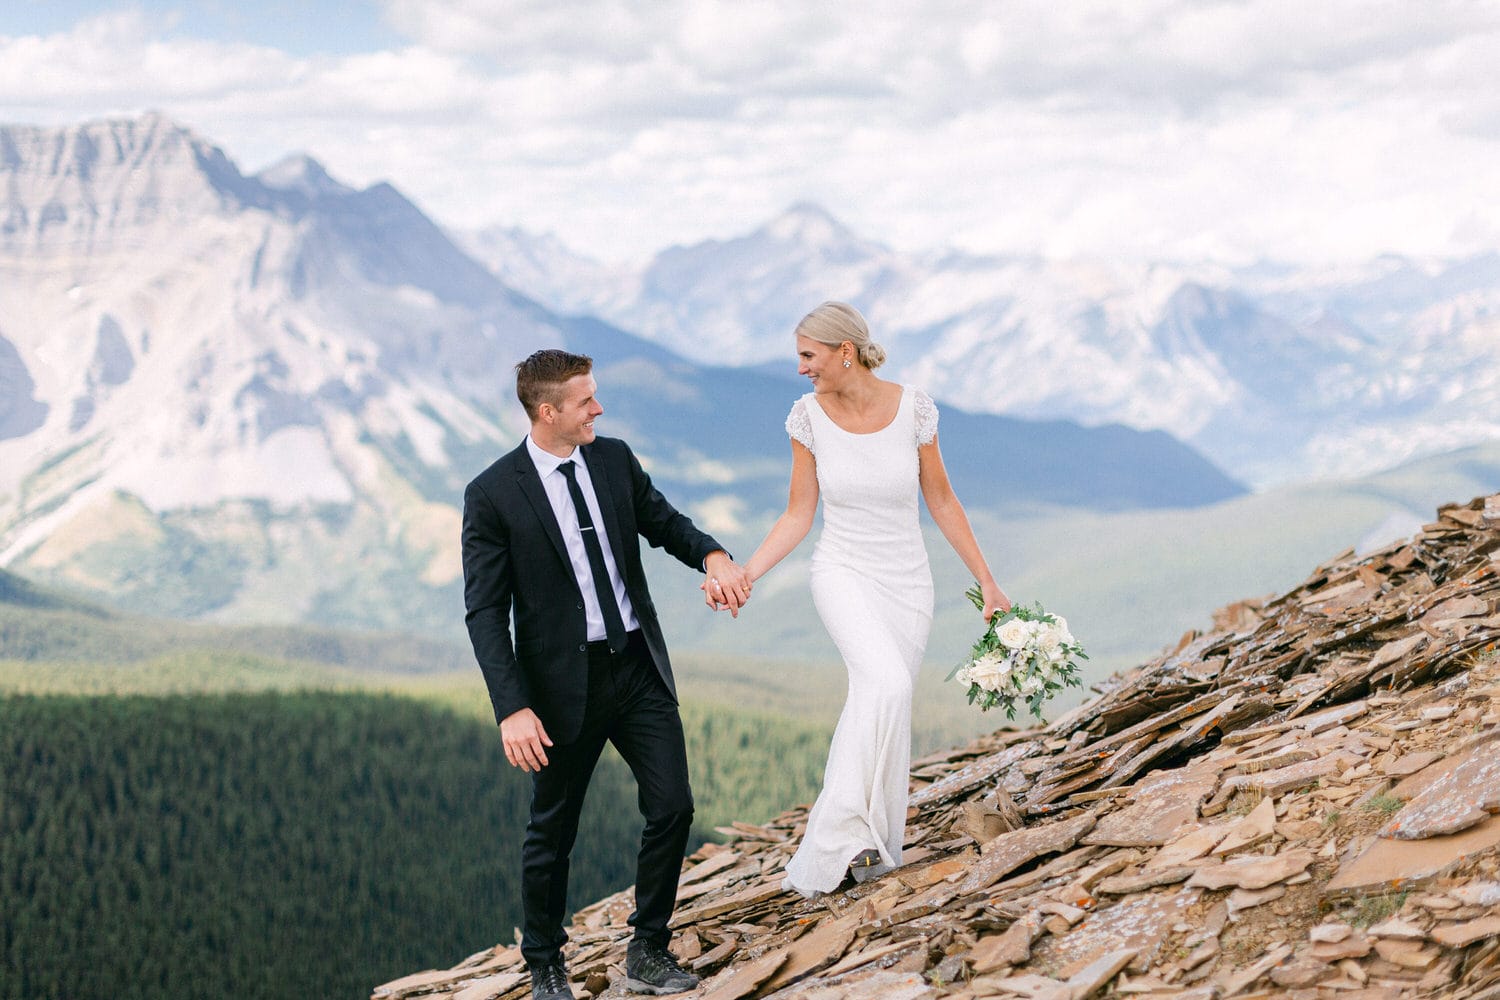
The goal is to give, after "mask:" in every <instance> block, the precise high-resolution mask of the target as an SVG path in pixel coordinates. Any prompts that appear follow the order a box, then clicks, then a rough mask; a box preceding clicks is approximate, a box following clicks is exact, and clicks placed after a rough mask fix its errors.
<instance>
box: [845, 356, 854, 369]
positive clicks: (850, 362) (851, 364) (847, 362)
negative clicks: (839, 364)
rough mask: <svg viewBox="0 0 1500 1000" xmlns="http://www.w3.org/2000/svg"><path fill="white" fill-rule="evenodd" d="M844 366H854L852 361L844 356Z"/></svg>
mask: <svg viewBox="0 0 1500 1000" xmlns="http://www.w3.org/2000/svg"><path fill="white" fill-rule="evenodd" d="M844 367H845V368H853V367H854V362H853V361H850V360H849V359H848V358H845V359H844Z"/></svg>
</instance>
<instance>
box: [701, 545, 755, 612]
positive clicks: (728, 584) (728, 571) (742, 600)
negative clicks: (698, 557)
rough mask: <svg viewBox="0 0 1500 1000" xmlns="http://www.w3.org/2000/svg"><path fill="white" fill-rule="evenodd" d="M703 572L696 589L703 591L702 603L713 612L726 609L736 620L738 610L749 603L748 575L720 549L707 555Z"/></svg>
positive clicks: (749, 585)
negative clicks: (700, 581) (701, 579)
mask: <svg viewBox="0 0 1500 1000" xmlns="http://www.w3.org/2000/svg"><path fill="white" fill-rule="evenodd" d="M703 570H704V573H705V574H706V575H705V576H704V578H703V583H702V584H701V585H700V586H699V588H698V589H699V590H701V591H703V603H704V604H707V605H708V606H709V608H711V609H712V610H714V611H723V610H724V609H725V608H728V609H729V613H730V615H732V616H733V617H735V618H738V617H739V616H740V608H743V607H744V606H745V605H746V604H747V603H749V601H750V587H751V584H750V574H749V573H746V572H745V568H744V567H743V566H741V565H740V564H739V563H737V562H735V561H734V560H733V559H730V558H729V553H727V552H725V551H724V550H722V549H720V550H718V551H716V552H711V553H709V556H708V558H707V559H705V560H703Z"/></svg>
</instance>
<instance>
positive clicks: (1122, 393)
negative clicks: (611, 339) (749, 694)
mask: <svg viewBox="0 0 1500 1000" xmlns="http://www.w3.org/2000/svg"><path fill="white" fill-rule="evenodd" d="M512 239H513V240H514V241H515V243H516V244H517V245H518V246H524V245H525V239H524V234H521V233H512ZM552 252H554V253H556V252H557V250H556V248H555V247H554V248H553V251H552ZM486 261H487V263H493V264H494V266H497V267H503V266H505V265H504V263H503V261H498V262H497V261H496V260H495V255H491V256H488V257H486ZM518 287H521V288H522V289H523V290H527V291H529V292H534V293H535V294H536V295H538V296H539V297H541V298H542V299H543V300H544V301H549V302H550V301H551V299H549V298H548V296H549V294H550V290H549V289H548V288H546V287H544V286H541V285H538V286H530V285H527V284H525V283H524V282H523V283H521V284H519V285H518ZM622 289H623V291H622ZM828 298H837V299H845V300H848V301H851V302H854V303H855V304H857V305H858V306H860V308H861V309H863V310H864V311H865V313H866V315H867V316H868V317H869V319H870V322H871V325H872V328H873V330H874V332H875V335H876V339H877V340H879V341H881V342H882V343H883V344H885V346H886V347H887V348H888V349H889V351H890V357H891V369H892V371H893V373H894V376H895V377H897V378H901V379H906V380H910V381H913V382H917V383H919V384H921V385H924V386H926V387H927V388H928V389H929V390H930V391H932V392H933V393H934V395H936V396H938V397H939V398H941V399H945V400H947V401H950V402H952V403H955V404H957V405H962V406H968V407H971V408H977V409H983V410H987V411H989V412H993V413H1004V414H1009V415H1012V416H1020V417H1026V418H1031V419H1043V418H1050V417H1059V418H1066V419H1071V420H1077V421H1081V422H1083V423H1086V424H1100V423H1108V422H1119V423H1124V424H1127V425H1129V426H1132V427H1137V428H1159V429H1163V430H1166V431H1168V432H1170V433H1172V434H1174V435H1176V436H1178V437H1180V438H1182V439H1184V440H1187V441H1189V442H1190V443H1192V444H1194V445H1196V446H1198V447H1199V448H1201V449H1202V450H1203V451H1204V452H1205V453H1207V454H1208V455H1209V456H1210V457H1212V458H1214V459H1215V460H1216V461H1218V462H1219V463H1220V464H1221V465H1223V466H1224V467H1226V468H1228V469H1230V470H1231V471H1232V472H1233V473H1234V474H1236V475H1239V476H1241V477H1243V478H1247V479H1249V480H1251V481H1253V482H1258V483H1262V484H1269V483H1274V482H1280V481H1286V480H1295V479H1310V478H1321V477H1327V476H1332V475H1347V474H1355V473H1362V472H1368V471H1371V470H1374V469H1379V468H1385V467H1388V466H1391V465H1393V464H1395V463H1397V462H1400V461H1402V460H1405V459H1407V458H1410V457H1412V456H1414V455H1419V454H1423V453H1428V452H1436V451H1445V450H1450V449H1452V448H1456V447H1459V446H1462V445H1466V444H1470V443H1474V442H1479V441H1484V440H1491V439H1495V438H1497V437H1500V319H1497V316H1500V256H1497V255H1495V254H1489V255H1486V256H1482V257H1478V258H1474V259H1470V260H1463V261H1456V262H1439V263H1428V264H1424V263H1421V262H1415V261H1410V260H1405V259H1402V258H1396V257H1385V258H1381V259H1378V260H1375V261H1371V262H1369V263H1368V264H1367V265H1365V266H1362V267H1358V268H1343V269H1333V270H1323V271H1318V270H1308V269H1291V268H1273V267H1269V266H1260V267H1256V268H1245V269H1240V270H1230V269H1226V268H1223V267H1218V266H1214V265H1207V264H1206V265H1199V266H1186V265H1169V264H1158V265H1138V264H1129V263H1122V262H1112V261H1047V260H1040V259H1032V258H1026V259H1022V258H1007V259H997V258H982V257H974V256H969V255H964V254H959V253H943V254H930V255H925V256H910V255H903V254H899V253H896V252H894V251H892V250H890V249H889V248H887V247H884V246H882V245H881V244H879V243H876V242H872V241H870V240H868V239H865V238H862V237H860V236H859V235H857V234H855V233H853V232H851V231H850V230H849V229H848V228H847V227H845V226H843V225H842V224H841V223H839V222H838V221H837V220H836V219H834V218H833V217H831V216H830V215H829V214H828V213H827V212H825V211H824V210H822V209H821V208H818V207H817V206H813V205H797V206H794V207H792V208H791V209H789V210H788V211H787V212H785V213H783V214H782V215H781V216H779V217H777V218H775V219H773V220H771V221H770V222H769V223H767V224H766V225H764V226H762V227H761V228H759V229H757V230H755V231H754V232H752V233H749V234H747V235H744V236H741V237H737V238H735V239H731V240H725V241H708V242H704V243H700V244H696V245H694V246H689V247H677V248H673V249H670V250H667V251H664V252H663V253H661V254H658V255H657V256H656V257H655V258H654V259H653V260H651V261H649V262H648V263H646V264H645V265H643V266H641V267H640V268H638V269H637V270H636V272H635V274H634V276H633V277H628V278H627V277H625V276H622V275H620V274H619V273H618V272H617V273H616V274H615V275H614V277H613V280H612V283H611V286H610V288H609V291H608V293H607V294H600V295H598V296H597V297H595V298H594V299H592V300H589V301H578V300H576V299H575V300H572V301H570V303H569V307H570V308H572V309H579V308H586V309H588V310H590V311H592V312H594V313H596V314H598V315H600V316H603V317H604V318H606V319H608V320H610V321H612V322H614V323H617V324H619V325H621V326H625V327H627V328H629V329H631V330H634V331H637V332H639V333H641V334H642V335H644V336H647V337H650V338H651V339H653V340H655V341H657V342H658V343H661V344H664V345H666V346H668V347H670V348H672V349H673V350H675V351H678V352H679V353H681V354H683V355H684V356H687V357H693V358H702V357H704V356H705V355H707V356H710V357H712V358H713V360H714V361H716V362H717V363H722V364H739V365H755V364H760V363H763V362H770V361H775V362H778V363H784V364H788V365H789V364H790V361H789V358H790V355H791V343H790V331H791V330H792V328H793V327H794V326H795V324H796V321H797V320H798V319H799V318H800V317H801V316H802V314H803V313H805V312H806V311H807V310H808V309H809V308H811V307H812V306H814V305H816V304H817V303H818V302H820V301H822V300H824V299H828Z"/></svg>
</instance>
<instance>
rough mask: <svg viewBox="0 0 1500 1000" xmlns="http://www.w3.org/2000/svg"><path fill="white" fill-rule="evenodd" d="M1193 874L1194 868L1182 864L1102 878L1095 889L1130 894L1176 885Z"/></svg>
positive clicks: (1107, 892)
mask: <svg viewBox="0 0 1500 1000" xmlns="http://www.w3.org/2000/svg"><path fill="white" fill-rule="evenodd" d="M1192 874H1193V869H1192V868H1190V867H1188V866H1186V865H1182V866H1179V867H1177V868H1160V869H1157V870H1156V871H1149V870H1147V871H1142V872H1137V873H1136V874H1134V875H1114V876H1111V877H1109V878H1106V879H1101V880H1100V882H1099V884H1098V885H1096V886H1095V887H1094V891H1095V892H1097V893H1099V894H1100V895H1101V896H1128V895H1130V894H1131V893H1135V892H1144V891H1145V890H1147V889H1155V888H1156V887H1157V886H1161V885H1176V884H1177V883H1178V882H1184V881H1186V880H1187V878H1188V876H1190V875H1192Z"/></svg>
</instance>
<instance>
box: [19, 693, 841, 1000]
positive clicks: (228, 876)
mask: <svg viewBox="0 0 1500 1000" xmlns="http://www.w3.org/2000/svg"><path fill="white" fill-rule="evenodd" d="M683 714H684V721H685V724H686V727H687V732H688V743H689V748H688V749H689V754H690V759H691V761H692V765H693V781H694V791H695V796H696V798H697V801H698V818H697V822H698V827H699V830H698V835H697V837H696V838H695V843H696V842H699V841H701V840H702V839H704V838H706V837H711V836H713V835H714V834H713V826H714V825H718V824H722V823H725V822H728V821H729V820H730V819H733V818H740V819H752V820H759V819H764V818H766V817H768V816H769V815H771V814H773V813H774V812H777V811H779V810H781V809H783V808H785V807H787V806H789V805H791V804H793V803H795V802H799V801H807V800H808V799H809V798H810V797H811V796H812V795H813V794H814V793H815V791H816V788H817V784H818V781H819V778H820V771H821V767H822V755H823V753H824V752H825V750H826V747H827V737H828V734H827V731H826V730H825V729H821V728H818V727H812V726H807V725H804V724H800V723H794V722H792V721H789V720H787V719H785V718H775V717H773V716H769V715H764V716H763V715H748V714H745V713H742V712H738V711H734V710H730V709H725V708H719V707H702V706H695V705H692V704H686V705H684V708H683ZM0 760H3V761H4V764H3V768H0V1000H22V998H25V1000H40V998H69V1000H90V998H101V1000H102V998H106V997H107V998H111V1000H148V998H149V1000H164V998H172V1000H182V998H193V997H203V998H210V997H212V998H218V997H226V996H233V997H236V998H237V1000H262V998H263V1000H272V998H275V1000H283V998H292V997H320V998H323V997H327V998H348V1000H355V998H363V997H367V996H369V994H370V990H371V988H372V987H374V986H375V985H378V984H379V983H381V982H384V981H387V980H389V979H393V978H396V977H398V976H401V975H405V974H407V973H410V972H413V971H417V970H420V969H423V968H430V967H433V966H446V965H448V964H452V963H454V962H457V961H459V960H461V959H462V958H463V957H465V956H466V955H469V954H471V953H473V952H475V951H478V950H480V949H484V948H488V947H491V946H493V945H495V944H496V943H506V942H509V941H511V940H513V939H514V927H515V926H516V924H517V923H518V922H519V900H518V895H517V885H518V880H519V845H520V838H521V835H522V831H523V829H524V826H525V822H526V813H527V797H528V794H529V782H528V780H527V779H526V777H525V776H524V775H522V774H520V773H519V772H517V771H515V770H514V769H513V768H511V767H510V766H509V765H508V764H507V762H506V761H505V757H504V751H503V748H502V747H501V744H500V740H499V738H498V734H497V733H496V731H495V728H494V723H493V721H487V720H483V719H480V718H476V717H475V716H474V715H472V714H468V713H462V712H456V711H454V710H453V709H452V708H450V707H446V706H444V705H442V704H440V703H437V702H433V701H424V700H422V699H419V698H413V697H405V696H401V695H396V694H390V693H377V692H359V691H338V692H336V691H279V692H278V691H261V692H250V693H192V694H166V695H151V696H145V695H105V696H82V695H71V694H69V695H59V694H39V695H38V694H10V695H4V696H0ZM639 829H640V820H639V815H638V813H637V811H636V805H635V786H634V782H633V781H632V780H631V779H630V777H629V773H628V771H627V769H626V768H625V766H624V764H623V763H622V762H620V761H619V759H618V758H617V757H615V756H614V755H613V753H612V751H607V752H606V757H605V759H604V760H603V761H602V762H601V765H600V768H599V771H598V772H597V773H596V775H595V778H594V781H593V784H592V786H591V789H590V794H589V801H588V805H587V807H586V811H585V816H584V819H583V823H582V825H581V833H580V838H579V843H578V845H577V847H576V849H575V852H574V863H573V877H572V893H571V899H570V902H571V904H572V905H573V906H581V905H586V904H587V903H589V902H591V901H593V900H595V899H598V898H600V897H602V896H604V895H607V894H609V893H611V892H614V891H616V890H618V889H621V888H623V887H625V886H627V885H629V884H630V882H631V881H632V880H633V869H634V847H635V844H636V842H637V838H638V836H639Z"/></svg>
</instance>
